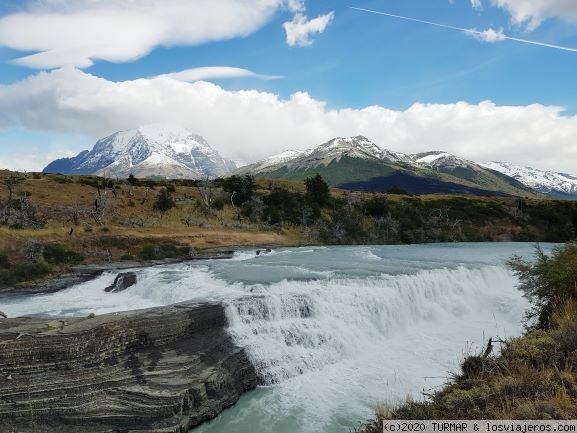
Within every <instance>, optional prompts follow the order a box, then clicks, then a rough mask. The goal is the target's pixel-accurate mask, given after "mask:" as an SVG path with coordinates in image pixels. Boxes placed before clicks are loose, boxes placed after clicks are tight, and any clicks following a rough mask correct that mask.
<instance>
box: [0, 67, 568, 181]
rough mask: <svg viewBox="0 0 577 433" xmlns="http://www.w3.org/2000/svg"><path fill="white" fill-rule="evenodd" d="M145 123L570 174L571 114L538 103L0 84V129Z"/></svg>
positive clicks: (278, 147)
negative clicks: (345, 100) (338, 103)
mask: <svg viewBox="0 0 577 433" xmlns="http://www.w3.org/2000/svg"><path fill="white" fill-rule="evenodd" d="M155 122H168V123H178V124H182V125H184V126H187V127H189V128H191V129H193V130H194V131H196V132H197V133H199V134H201V135H203V136H205V138H206V139H207V140H208V141H209V142H210V143H211V144H212V145H213V146H214V147H215V148H216V149H217V150H219V151H220V152H221V153H222V154H223V155H225V156H228V157H232V158H234V159H237V160H245V161H253V160H255V159H257V158H262V157H265V156H268V155H271V154H274V153H278V152H281V151H283V150H286V149H289V148H297V149H304V148H310V147H313V146H316V145H318V144H320V143H322V142H325V141H327V140H329V139H330V138H333V137H335V136H351V135H357V134H363V135H366V136H367V137H369V138H370V139H372V140H374V141H375V142H376V143H377V144H379V145H381V146H383V147H386V148H389V149H393V150H397V151H401V152H421V151H427V150H432V149H443V150H446V151H449V152H452V153H455V154H457V155H460V156H463V157H466V158H471V159H474V160H477V161H485V160H505V161H511V162H515V163H522V164H528V165H531V166H535V167H538V168H547V169H553V170H560V171H568V172H575V161H577V147H576V146H575V143H577V116H568V115H565V114H564V113H563V110H562V109H561V108H559V107H550V106H543V105H539V104H534V105H529V106H497V105H495V104H494V103H492V102H490V101H485V102H482V103H480V104H477V105H474V104H468V103H466V102H458V103H455V104H444V105H439V104H415V105H413V106H412V107H410V108H409V109H407V110H405V111H396V110H391V109H387V108H384V107H380V106H371V107H366V108H362V109H353V108H345V109H339V110H334V109H329V108H327V106H326V104H325V103H324V102H323V101H319V100H316V99H314V98H312V97H311V96H310V95H308V94H307V93H303V92H298V93H295V94H293V95H292V96H291V97H290V98H288V99H282V98H280V97H279V96H277V95H274V94H271V93H264V92H258V91H255V90H244V91H234V92H233V91H227V90H224V89H222V88H221V87H219V86H217V85H214V84H211V83H207V82H203V81H197V82H194V83H187V82H182V81H178V80H175V79H172V78H170V77H167V76H160V77H155V78H152V79H139V80H134V81H124V82H111V81H108V80H105V79H102V78H97V77H94V76H92V75H89V74H86V73H84V72H82V71H79V70H77V69H73V68H67V69H63V70H56V71H52V72H42V73H38V74H37V75H35V76H32V77H29V78H27V79H25V80H23V81H20V82H17V83H14V84H11V85H3V86H0V129H2V128H14V127H23V128H28V129H30V130H36V131H49V132H58V133H68V134H81V135H84V136H86V135H88V136H91V137H93V138H94V139H96V138H99V137H102V136H105V135H107V134H110V133H112V132H114V131H117V130H123V129H128V128H133V127H137V126H139V125H141V124H146V123H155Z"/></svg>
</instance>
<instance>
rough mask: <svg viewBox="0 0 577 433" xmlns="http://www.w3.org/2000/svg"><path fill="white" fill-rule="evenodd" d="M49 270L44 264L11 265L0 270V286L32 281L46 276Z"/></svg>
mask: <svg viewBox="0 0 577 433" xmlns="http://www.w3.org/2000/svg"><path fill="white" fill-rule="evenodd" d="M51 270H52V269H51V267H50V266H49V265H48V264H47V263H44V262H39V263H23V264H19V265H12V266H10V268H8V269H5V270H0V286H10V285H14V284H18V283H22V282H26V281H34V280H37V279H39V278H42V277H44V276H46V275H48V274H49V273H50V271H51Z"/></svg>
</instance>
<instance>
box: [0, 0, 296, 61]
mask: <svg viewBox="0 0 577 433" xmlns="http://www.w3.org/2000/svg"><path fill="white" fill-rule="evenodd" d="M25 4H26V5H28V6H27V7H25V8H24V10H23V11H22V12H19V13H14V14H11V15H7V16H4V17H2V18H0V46H5V47H9V48H12V49H14V50H19V51H29V52H33V53H34V54H30V55H26V56H24V57H21V58H18V59H16V60H15V61H14V62H15V63H17V64H19V65H24V66H28V67H31V68H41V69H50V68H56V67H61V66H65V65H70V66H76V67H82V68H84V67H88V66H90V65H91V64H92V63H93V62H94V61H95V60H106V61H110V62H127V61H133V60H136V59H138V58H141V57H143V56H145V55H147V54H148V53H149V52H150V51H152V50H153V49H154V48H155V47H157V46H174V45H196V44H202V43H206V42H210V41H219V40H225V39H230V38H235V37H242V36H247V35H249V34H251V33H253V32H255V31H256V30H258V29H259V28H260V27H262V26H263V25H264V24H265V23H266V22H267V21H268V20H269V19H270V18H271V17H272V16H273V14H274V12H275V11H277V10H279V9H280V8H285V7H286V8H287V9H288V10H290V11H292V12H293V13H297V14H300V12H301V11H302V10H303V9H304V2H303V1H302V0H250V1H249V0H194V1H192V0H138V1H135V0H40V1H36V2H34V3H30V2H28V3H25Z"/></svg>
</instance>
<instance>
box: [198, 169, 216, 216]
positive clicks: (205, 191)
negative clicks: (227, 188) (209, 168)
mask: <svg viewBox="0 0 577 433" xmlns="http://www.w3.org/2000/svg"><path fill="white" fill-rule="evenodd" d="M196 189H197V190H198V193H199V194H200V197H201V198H202V201H203V202H204V204H205V206H206V207H207V209H208V210H210V209H212V203H213V201H214V196H215V191H214V184H213V183H212V181H211V180H210V178H209V177H208V176H205V177H204V178H203V179H202V180H200V181H199V182H198V186H197V187H196Z"/></svg>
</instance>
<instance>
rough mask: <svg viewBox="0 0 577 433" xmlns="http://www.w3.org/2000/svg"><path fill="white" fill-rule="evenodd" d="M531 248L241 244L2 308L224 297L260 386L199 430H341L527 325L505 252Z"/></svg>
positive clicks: (62, 310) (76, 308) (103, 306)
mask: <svg viewBox="0 0 577 433" xmlns="http://www.w3.org/2000/svg"><path fill="white" fill-rule="evenodd" d="M541 247H542V248H543V249H545V250H548V249H550V248H551V245H541ZM533 251H534V246H533V245H531V244H521V243H500V244H442V245H441V244H436V245H407V246H362V247H304V248H284V249H278V250H274V251H272V252H270V253H265V254H260V255H258V256H257V255H256V254H255V251H242V252H239V253H237V254H235V256H234V258H233V259H231V260H209V261H202V262H186V263H179V264H173V265H164V266H156V267H149V268H140V269H134V270H133V271H134V272H136V274H137V278H138V283H137V284H136V285H135V286H133V287H131V288H129V289H127V290H126V291H124V292H121V293H114V294H107V293H104V291H103V289H104V287H107V286H108V285H110V284H111V283H112V282H113V280H114V278H115V276H116V274H117V272H107V273H104V274H103V275H102V276H100V277H98V278H96V279H95V280H92V281H89V282H86V283H83V284H80V285H77V286H74V287H71V288H69V289H67V290H64V291H61V292H58V293H54V294H47V295H39V296H30V297H22V298H10V299H7V300H3V301H2V309H3V311H4V312H5V313H6V314H8V315H9V316H10V317H15V316H24V315H27V316H31V315H39V316H46V315H49V316H84V315H88V314H90V313H94V314H104V313H111V312H117V311H126V310H135V309H141V308H149V307H155V306H163V305H169V304H173V303H178V302H182V301H188V300H197V301H212V302H221V303H223V304H224V305H225V307H226V313H227V317H228V322H229V325H228V331H229V333H230V334H231V336H232V337H233V339H234V341H235V342H236V343H237V344H238V345H239V346H241V347H243V348H245V350H246V351H247V354H248V356H249V358H250V359H251V361H252V362H253V363H254V365H255V367H256V369H257V372H258V377H259V383H260V386H259V388H258V389H257V390H256V391H253V392H251V393H249V394H247V395H245V396H244V397H242V398H241V400H240V402H239V403H238V404H237V405H236V406H235V407H233V408H231V409H228V410H227V411H225V412H224V413H222V414H221V415H220V416H219V417H218V418H217V419H215V420H214V421H211V422H210V423H207V424H205V425H203V426H201V427H199V428H197V429H195V430H194V433H213V432H229V431H234V432H237V433H243V432H247V433H248V432H257V433H259V432H279V433H284V432H286V433H289V432H291V433H292V432H302V433H309V432H310V433H313V432H315V433H316V432H343V433H344V432H349V431H350V429H351V428H353V427H356V426H358V423H359V422H360V421H362V420H366V419H368V418H370V417H371V415H372V412H373V410H374V408H375V406H376V405H378V404H383V403H384V404H395V403H398V402H400V401H403V400H405V399H406V398H408V397H410V398H413V399H420V398H423V397H422V396H423V393H424V392H425V393H426V392H431V391H434V390H435V389H438V387H439V386H441V385H442V384H443V383H444V382H446V381H447V379H448V377H449V375H450V374H451V372H455V371H457V369H458V364H459V361H460V360H461V359H462V358H463V356H465V355H467V354H474V353H478V352H479V351H481V350H482V348H483V345H484V343H485V342H486V340H487V339H488V338H489V337H498V338H500V339H503V338H507V337H511V336H515V335H518V334H520V333H521V331H522V319H523V314H524V312H525V310H526V309H527V307H528V304H527V301H526V300H525V299H524V298H523V297H522V296H521V294H520V293H519V291H518V290H517V289H516V285H517V283H518V281H517V280H516V278H515V277H514V276H513V275H512V274H511V272H510V271H509V270H508V269H507V268H506V266H505V261H506V260H507V259H508V258H510V257H511V256H512V255H514V254H516V255H521V256H524V257H531V256H532V254H533Z"/></svg>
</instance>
